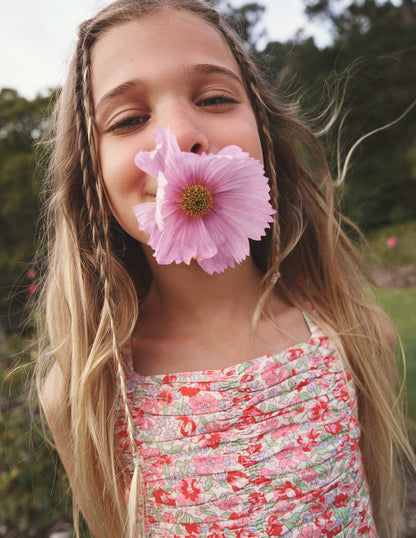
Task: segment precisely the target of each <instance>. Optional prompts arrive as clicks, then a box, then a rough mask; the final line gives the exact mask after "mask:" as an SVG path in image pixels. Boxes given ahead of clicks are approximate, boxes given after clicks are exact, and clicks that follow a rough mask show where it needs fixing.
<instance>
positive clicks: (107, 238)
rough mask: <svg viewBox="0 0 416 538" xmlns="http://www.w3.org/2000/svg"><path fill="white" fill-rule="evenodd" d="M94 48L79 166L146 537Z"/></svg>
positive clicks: (82, 109) (86, 50)
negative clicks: (120, 335)
mask: <svg viewBox="0 0 416 538" xmlns="http://www.w3.org/2000/svg"><path fill="white" fill-rule="evenodd" d="M92 44H93V40H91V39H88V35H86V36H85V37H84V40H83V42H82V44H81V46H80V50H81V51H83V52H82V55H81V56H82V57H81V58H80V59H79V64H78V68H79V71H78V77H77V78H78V81H79V82H78V83H79V84H81V88H79V89H80V90H81V91H78V92H77V95H78V106H77V125H78V135H79V136H78V144H79V152H80V164H81V169H82V180H83V188H84V192H85V199H86V206H87V210H88V215H89V221H90V225H91V242H92V247H93V249H94V252H95V259H96V264H97V268H98V271H99V278H100V282H101V285H102V291H103V303H102V314H101V323H102V322H103V320H104V319H105V318H104V316H105V315H106V316H107V319H108V323H109V329H110V334H111V342H112V355H113V360H114V362H115V369H116V377H117V380H118V389H119V391H120V396H121V402H122V406H123V412H124V420H125V422H126V428H127V433H128V438H129V443H130V450H131V454H132V460H133V464H134V474H136V475H138V476H137V479H136V480H137V481H138V484H137V486H135V488H136V489H137V490H138V492H139V494H138V498H137V497H136V495H132V501H133V498H134V499H136V498H137V501H138V505H139V507H138V508H139V515H140V516H141V517H140V529H139V532H140V533H143V527H142V525H143V522H144V499H145V497H144V485H143V478H142V476H141V462H140V458H139V454H138V450H137V445H136V441H135V429H134V422H133V417H132V414H131V410H130V406H129V400H128V393H127V382H126V376H125V371H124V364H123V357H122V353H121V350H120V345H119V342H118V339H117V336H116V334H117V329H116V323H115V312H116V310H117V305H116V302H115V300H114V282H113V279H112V278H111V275H112V274H113V265H114V258H113V256H112V255H111V252H112V241H111V233H110V227H109V218H108V217H109V214H110V208H109V206H108V202H107V199H106V196H105V192H104V186H103V181H102V174H101V167H100V165H99V159H98V156H97V152H96V140H95V125H94V111H93V104H92V98H91V93H90V88H91V52H90V51H91V46H92ZM129 512H131V517H129V519H130V521H129V523H130V534H131V535H133V534H135V533H136V528H135V524H136V514H137V510H134V509H133V510H132V508H131V507H130V506H129ZM133 512H134V514H133ZM132 520H134V521H132ZM136 536H137V534H136Z"/></svg>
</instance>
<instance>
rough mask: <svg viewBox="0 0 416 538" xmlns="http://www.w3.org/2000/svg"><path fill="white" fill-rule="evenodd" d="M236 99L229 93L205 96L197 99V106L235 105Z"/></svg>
mask: <svg viewBox="0 0 416 538" xmlns="http://www.w3.org/2000/svg"><path fill="white" fill-rule="evenodd" d="M237 103H238V101H237V100H236V99H233V98H232V97H230V96H229V95H226V94H221V95H213V96H212V97H207V98H205V99H203V100H202V101H199V102H198V103H197V105H198V106H201V107H209V106H213V107H216V106H221V105H235V104H237Z"/></svg>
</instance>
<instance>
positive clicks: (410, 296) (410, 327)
mask: <svg viewBox="0 0 416 538" xmlns="http://www.w3.org/2000/svg"><path fill="white" fill-rule="evenodd" d="M376 295H377V299H378V302H379V303H380V305H381V306H382V307H383V308H384V310H385V311H386V312H387V313H388V314H389V316H390V317H391V319H392V320H393V322H394V324H395V325H396V328H397V330H398V332H399V335H400V337H401V339H402V342H403V346H404V349H405V354H406V370H407V405H408V413H409V417H410V418H411V419H413V420H414V421H416V288H411V289H407V290H391V289H382V290H378V291H377V294H376Z"/></svg>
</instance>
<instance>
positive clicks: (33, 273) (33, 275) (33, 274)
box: [27, 269, 36, 280]
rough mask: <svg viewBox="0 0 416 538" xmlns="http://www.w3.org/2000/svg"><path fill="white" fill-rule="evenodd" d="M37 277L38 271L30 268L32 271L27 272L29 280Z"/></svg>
mask: <svg viewBox="0 0 416 538" xmlns="http://www.w3.org/2000/svg"><path fill="white" fill-rule="evenodd" d="M35 277H36V271H34V270H33V269H30V271H28V272H27V278H28V279H29V280H34V279H35Z"/></svg>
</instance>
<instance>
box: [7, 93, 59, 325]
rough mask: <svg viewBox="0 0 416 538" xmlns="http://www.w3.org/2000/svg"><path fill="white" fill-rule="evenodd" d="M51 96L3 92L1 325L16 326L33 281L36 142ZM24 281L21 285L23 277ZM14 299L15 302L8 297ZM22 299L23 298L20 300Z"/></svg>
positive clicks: (37, 190)
mask: <svg viewBox="0 0 416 538" xmlns="http://www.w3.org/2000/svg"><path fill="white" fill-rule="evenodd" d="M48 103H49V96H48V97H42V96H38V97H36V98H35V99H34V100H32V101H30V100H27V99H25V98H24V97H22V96H20V95H19V94H18V93H17V92H16V91H15V90H12V89H8V88H5V89H2V90H0V199H1V205H0V226H1V230H2V232H1V236H0V325H2V326H3V327H8V326H9V323H10V324H11V326H12V327H14V328H16V326H17V325H19V322H20V321H19V312H20V311H21V308H22V307H23V305H24V304H25V303H26V300H27V297H28V294H29V287H30V286H31V285H32V287H31V288H30V289H31V290H32V291H33V290H34V287H33V284H34V282H33V279H30V278H27V277H26V274H27V270H26V271H25V269H27V267H28V264H29V263H30V262H31V260H32V258H33V254H34V230H35V223H36V220H37V217H38V211H39V207H38V197H39V175H40V174H39V171H38V169H37V168H36V166H35V160H34V144H35V143H36V141H37V140H38V139H39V136H40V135H41V134H42V132H43V131H44V129H45V127H46V122H47V119H46V118H47V107H48ZM23 274H24V275H25V276H22V279H21V283H20V284H18V281H19V277H20V276H21V275H23ZM11 297H13V300H12V301H9V299H10V298H11ZM20 299H21V300H20Z"/></svg>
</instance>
